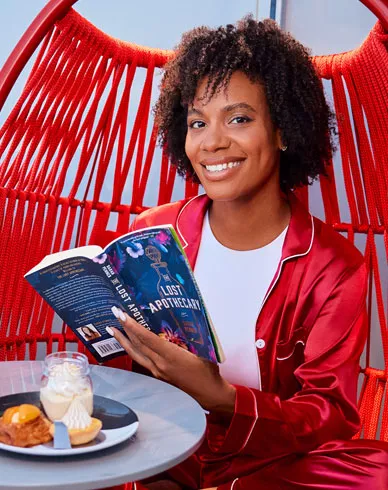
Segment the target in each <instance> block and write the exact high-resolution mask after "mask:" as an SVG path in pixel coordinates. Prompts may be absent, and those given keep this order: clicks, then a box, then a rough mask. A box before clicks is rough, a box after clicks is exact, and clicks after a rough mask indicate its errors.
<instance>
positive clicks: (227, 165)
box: [205, 161, 241, 172]
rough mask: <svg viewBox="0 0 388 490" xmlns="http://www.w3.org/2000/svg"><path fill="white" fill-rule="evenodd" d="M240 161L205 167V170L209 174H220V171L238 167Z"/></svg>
mask: <svg viewBox="0 0 388 490" xmlns="http://www.w3.org/2000/svg"><path fill="white" fill-rule="evenodd" d="M240 163H241V161H239V162H229V163H218V164H217V165H205V166H206V170H208V171H209V172H221V171H222V170H226V169H227V168H233V167H237V166H238V165H240Z"/></svg>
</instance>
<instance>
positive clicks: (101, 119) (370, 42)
mask: <svg viewBox="0 0 388 490" xmlns="http://www.w3.org/2000/svg"><path fill="white" fill-rule="evenodd" d="M387 45H388V35H387V34H385V33H384V32H383V29H382V26H381V25H380V24H379V23H377V24H376V26H375V27H374V29H373V30H372V32H371V33H370V35H369V36H368V38H367V39H366V41H365V42H364V43H363V45H362V46H361V47H360V48H358V49H356V50H354V51H353V52H350V53H345V54H338V55H331V56H319V57H315V58H314V59H313V61H314V64H315V66H316V69H317V71H318V73H319V74H320V76H321V77H322V78H325V79H328V80H331V84H332V88H333V96H334V103H335V110H336V113H337V119H338V126H339V132H340V148H341V150H340V151H341V159H342V170H343V176H344V177H343V178H344V187H345V190H346V196H347V201H348V209H347V210H345V211H344V210H342V209H340V206H339V202H338V195H337V186H336V181H337V184H338V175H336V176H335V175H334V169H333V167H330V166H329V167H328V175H329V176H328V178H324V179H321V180H320V187H321V192H322V200H323V207H324V212H325V219H326V221H327V222H328V223H329V224H331V225H332V226H333V227H334V229H336V230H337V231H339V232H344V233H346V234H347V236H348V238H349V239H350V240H351V241H354V240H358V239H359V237H360V236H363V237H365V258H366V262H367V264H368V267H369V274H370V288H369V301H368V304H369V311H370V324H371V332H372V335H375V334H376V333H378V332H380V333H381V339H382V350H383V355H384V360H385V366H386V367H385V370H374V369H372V368H370V367H369V357H370V356H369V353H367V362H366V364H367V365H366V369H365V370H364V371H365V383H364V388H363V390H362V394H361V398H360V409H361V414H362V419H363V431H362V432H361V433H362V435H363V436H364V437H372V438H374V437H380V438H381V439H384V440H388V397H387V396H386V391H387V387H386V386H387V374H388V332H387V321H386V312H385V307H384V301H383V292H382V285H381V281H380V270H383V271H385V273H386V271H387V268H386V259H387V257H388V234H387V224H388V199H387V196H388V192H387V182H388V165H387V144H386V135H387V134H388V110H387V100H388V75H387V70H386V69H384V67H386V66H388V54H387ZM171 56H173V53H172V52H170V51H163V50H153V49H148V48H143V47H141V46H136V45H133V44H130V43H124V42H121V41H119V40H117V39H114V38H111V37H109V36H107V35H106V34H104V33H102V32H101V31H99V30H98V29H97V28H95V27H94V26H93V25H91V24H90V23H89V22H88V21H86V20H85V19H83V18H82V17H81V16H80V15H79V14H77V13H76V12H74V11H73V10H71V11H70V12H69V13H68V14H67V15H66V16H65V17H64V18H63V19H62V20H61V21H59V22H58V23H57V24H56V25H55V26H54V27H53V29H52V31H51V32H50V33H49V34H48V35H47V36H46V38H45V39H44V41H43V42H42V45H41V48H40V52H39V54H38V57H37V59H36V61H35V63H34V66H33V68H32V71H31V74H30V75H29V78H28V80H27V83H26V86H25V88H24V90H23V92H22V94H21V96H20V99H19V100H18V102H17V104H16V105H15V107H14V108H13V110H12V111H11V113H10V114H9V116H8V118H7V120H6V122H5V123H4V125H3V127H2V128H1V129H0V158H1V164H0V232H1V239H0V263H1V264H3V267H2V269H1V270H0V360H14V359H24V358H26V357H27V356H28V357H29V358H30V359H35V358H36V357H37V356H38V357H42V356H43V355H44V354H46V353H47V352H51V351H52V350H55V349H65V348H66V344H67V343H68V342H77V340H76V338H75V337H74V335H72V334H71V332H69V331H68V330H67V329H66V326H65V325H63V324H62V322H61V321H60V320H59V319H58V318H55V317H54V314H53V312H52V310H51V309H50V308H49V307H48V306H47V305H46V304H45V303H43V301H42V300H41V299H40V298H39V297H38V295H37V294H35V293H34V292H33V290H32V288H30V287H28V285H27V284H26V282H25V281H24V280H23V274H24V273H25V272H26V271H27V270H28V269H29V268H31V267H32V266H33V265H35V264H36V263H37V262H38V261H39V260H41V259H42V258H43V257H44V256H45V255H46V254H48V253H52V252H56V251H59V250H63V249H66V248H69V247H71V246H74V245H84V244H86V243H89V242H93V243H101V244H104V243H106V242H107V241H109V239H110V235H109V234H110V233H111V232H109V231H107V230H108V229H112V230H113V229H114V230H116V231H119V232H122V233H124V232H126V230H127V229H128V225H129V222H130V219H131V215H133V214H138V213H140V212H141V211H142V210H143V209H146V208H147V207H149V206H152V205H155V204H162V203H165V202H170V201H171V200H172V199H174V200H175V199H179V198H181V197H184V196H191V195H195V194H196V193H197V192H198V186H197V185H195V184H192V183H186V184H184V185H181V184H179V182H176V179H175V177H176V170H175V168H174V167H172V166H171V165H170V163H169V161H168V159H167V157H166V156H165V155H163V154H162V153H161V152H160V151H159V150H158V149H156V134H157V128H156V127H155V126H154V124H153V122H151V121H150V105H151V99H152V98H153V96H154V92H153V90H154V87H153V85H154V80H155V76H156V75H155V71H157V70H156V69H157V68H160V67H162V66H163V65H164V64H165V63H166V61H167V60H168V59H169V58H170V57H171ZM140 85H141V87H142V88H141V90H139V86H140ZM297 193H298V195H299V197H300V198H301V199H302V200H303V202H305V204H306V205H308V203H309V192H308V189H307V188H303V189H299V190H298V191H297ZM348 215H349V216H350V220H348V219H347V218H344V217H343V216H348ZM376 245H377V246H378V249H377V247H376ZM383 248H384V249H385V252H383ZM4 264H6V267H4ZM368 346H370V342H368ZM78 348H79V349H82V346H80V345H78ZM384 394H385V408H384V410H383V417H382V425H381V430H380V433H378V420H379V414H380V413H381V410H382V408H381V407H382V405H383V403H384Z"/></svg>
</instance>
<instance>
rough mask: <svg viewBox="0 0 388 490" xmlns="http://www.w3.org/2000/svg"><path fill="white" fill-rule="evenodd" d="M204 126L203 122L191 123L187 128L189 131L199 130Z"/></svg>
mask: <svg viewBox="0 0 388 490" xmlns="http://www.w3.org/2000/svg"><path fill="white" fill-rule="evenodd" d="M204 126H205V123H204V122H203V121H191V122H190V123H189V128H191V129H201V128H203V127H204Z"/></svg>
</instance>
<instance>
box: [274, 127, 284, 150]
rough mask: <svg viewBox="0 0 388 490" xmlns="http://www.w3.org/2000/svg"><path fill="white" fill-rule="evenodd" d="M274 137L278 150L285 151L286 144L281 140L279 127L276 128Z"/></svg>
mask: <svg viewBox="0 0 388 490" xmlns="http://www.w3.org/2000/svg"><path fill="white" fill-rule="evenodd" d="M275 138H276V146H277V147H278V148H279V150H281V151H286V150H287V145H286V144H285V143H284V142H283V140H282V135H281V133H280V129H277V130H276V134H275Z"/></svg>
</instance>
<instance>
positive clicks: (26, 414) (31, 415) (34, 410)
mask: <svg viewBox="0 0 388 490" xmlns="http://www.w3.org/2000/svg"><path fill="white" fill-rule="evenodd" d="M39 415H40V410H39V408H38V407H36V406H35V405H29V404H27V403H25V404H23V405H20V407H19V422H20V423H21V424H23V423H24V422H29V421H30V420H34V419H36V418H37V417H39Z"/></svg>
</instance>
